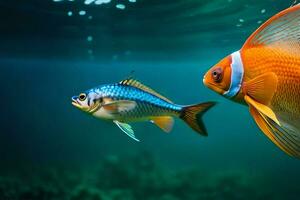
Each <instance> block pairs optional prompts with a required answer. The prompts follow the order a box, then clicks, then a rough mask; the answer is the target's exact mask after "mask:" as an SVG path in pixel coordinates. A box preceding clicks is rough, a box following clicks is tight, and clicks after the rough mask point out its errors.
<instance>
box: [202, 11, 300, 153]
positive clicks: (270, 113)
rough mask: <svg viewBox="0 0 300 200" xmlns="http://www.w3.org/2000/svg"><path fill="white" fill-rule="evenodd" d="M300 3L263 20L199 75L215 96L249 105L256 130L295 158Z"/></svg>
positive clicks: (299, 128) (299, 125) (299, 132)
mask: <svg viewBox="0 0 300 200" xmlns="http://www.w3.org/2000/svg"><path fill="white" fill-rule="evenodd" d="M299 35H300V5H297V6H294V7H291V8H288V9H286V10H284V11H282V12H280V13H278V14H276V15H275V16H273V17H272V18H271V19H269V20H268V21H267V22H265V23H264V24H263V25H262V26H261V27H259V28H258V29H257V30H256V31H255V32H254V33H253V34H252V35H251V36H250V37H249V38H248V39H247V41H246V42H245V44H244V45H243V47H242V48H241V49H240V50H238V51H236V52H234V53H232V54H231V55H229V56H227V57H225V58H224V59H223V60H221V61H220V62H219V63H218V64H216V65H215V66H213V67H212V68H211V69H210V70H209V71H208V72H207V73H206V74H205V76H204V79H203V82H204V84H205V85H206V86H207V87H209V88H210V89H212V90H214V91H216V92H217V93H219V94H221V95H223V96H225V97H227V98H229V99H231V100H233V101H236V102H239V103H242V104H246V105H248V106H249V110H250V113H251V115H252V116H253V118H254V120H255V121H256V123H257V125H258V126H259V128H260V129H261V130H262V131H263V132H264V133H265V135H266V136H267V137H268V138H269V139H270V140H271V141H272V142H273V143H275V144H276V145H277V146H278V147H279V148H280V149H282V150H283V151H284V152H286V153H287V154H289V155H292V156H295V157H298V158H300V38H299Z"/></svg>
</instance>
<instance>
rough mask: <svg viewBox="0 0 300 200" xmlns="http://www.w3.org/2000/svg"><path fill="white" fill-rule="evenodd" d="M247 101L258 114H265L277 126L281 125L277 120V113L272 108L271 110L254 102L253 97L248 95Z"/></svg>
mask: <svg viewBox="0 0 300 200" xmlns="http://www.w3.org/2000/svg"><path fill="white" fill-rule="evenodd" d="M245 101H246V102H247V104H248V105H249V106H253V107H254V108H255V109H256V110H257V111H258V112H260V113H262V114H264V115H265V116H267V117H268V118H270V119H272V120H273V121H274V122H276V124H278V125H280V122H279V120H278V119H277V117H276V115H275V113H274V112H273V110H272V109H271V108H269V107H268V106H266V105H264V104H261V103H258V102H257V101H255V100H253V99H252V98H251V97H249V96H247V95H246V96H245Z"/></svg>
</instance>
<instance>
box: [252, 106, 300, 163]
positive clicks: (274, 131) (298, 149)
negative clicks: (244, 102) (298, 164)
mask: <svg viewBox="0 0 300 200" xmlns="http://www.w3.org/2000/svg"><path fill="white" fill-rule="evenodd" d="M249 107H250V113H251V115H252V117H253V118H254V120H255V122H256V123H257V125H258V126H259V128H260V129H261V130H262V132H263V133H264V134H265V135H266V136H267V137H268V138H269V139H270V140H271V141H272V142H273V143H274V144H276V145H277V146H278V147H279V148H280V149H281V150H283V151H284V152H285V153H287V154H289V155H291V156H294V157H297V158H300V138H299V137H295V135H293V134H292V133H291V132H289V131H287V130H285V128H283V127H281V126H280V125H278V124H277V123H275V122H274V121H273V120H271V119H270V118H268V117H267V116H265V115H264V114H262V113H260V112H259V111H258V110H257V109H256V108H255V107H253V106H251V105H249Z"/></svg>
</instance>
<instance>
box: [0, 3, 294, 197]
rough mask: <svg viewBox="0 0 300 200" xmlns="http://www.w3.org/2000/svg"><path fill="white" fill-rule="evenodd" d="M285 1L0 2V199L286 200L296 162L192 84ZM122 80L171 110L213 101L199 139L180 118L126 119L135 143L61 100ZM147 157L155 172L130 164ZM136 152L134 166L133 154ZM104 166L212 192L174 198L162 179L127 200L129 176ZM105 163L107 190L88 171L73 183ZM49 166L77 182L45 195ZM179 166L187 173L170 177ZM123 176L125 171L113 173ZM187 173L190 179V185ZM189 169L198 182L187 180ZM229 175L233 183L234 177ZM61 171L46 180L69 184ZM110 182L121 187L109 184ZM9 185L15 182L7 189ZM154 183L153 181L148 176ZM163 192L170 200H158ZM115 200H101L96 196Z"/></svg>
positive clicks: (228, 105)
mask: <svg viewBox="0 0 300 200" xmlns="http://www.w3.org/2000/svg"><path fill="white" fill-rule="evenodd" d="M292 3H293V2H292V1H283V0H277V1H275V0H266V1H237V0H232V1H230V0H214V1H212V0H210V1H206V0H203V1H195V0H188V1H184V0H178V1H169V0H166V1H158V0H153V1H152V0H151V1H150V0H143V1H142V0H137V1H136V2H129V1H125V0H123V1H121V0H120V1H112V2H110V3H107V4H101V5H95V4H94V3H91V4H90V5H85V4H84V1H74V2H73V1H61V2H53V1H50V0H49V1H43V2H35V1H27V2H26V3H24V2H23V3H16V2H15V3H12V2H0V6H1V7H2V10H3V13H1V14H0V17H1V18H4V17H5V16H6V14H9V13H10V14H12V16H11V17H10V18H9V19H7V20H6V21H5V22H4V24H2V27H1V30H2V31H0V32H1V33H0V35H1V39H0V41H1V44H2V45H1V46H2V47H1V48H0V66H1V67H0V85H1V86H2V90H1V104H2V105H1V110H2V112H1V126H0V128H1V132H0V166H1V167H0V168H1V169H0V170H1V171H0V199H69V198H71V199H72V198H73V199H76V198H77V199H91V198H92V197H94V196H97V198H98V199H105V198H104V197H102V196H103V194H102V192H104V193H105V192H108V191H111V190H115V189H117V190H118V191H119V190H120V191H122V192H124V191H126V192H128V191H129V194H130V195H129V196H128V195H127V193H126V195H127V196H126V195H124V194H123V193H121V194H122V195H121V197H118V198H119V199H141V196H142V197H143V199H247V198H248V199H261V198H271V199H276V198H277V199H296V198H297V197H298V196H299V194H300V187H299V184H298V180H299V178H300V172H299V168H300V162H299V160H298V159H295V158H292V157H289V156H287V155H286V154H284V153H283V152H282V151H281V150H279V149H278V148H277V147H276V146H275V145H274V144H273V143H272V142H271V141H270V140H268V139H267V137H265V136H264V134H263V133H262V132H261V131H260V130H259V129H258V127H257V126H256V124H255V122H254V121H253V119H252V118H251V116H250V114H249V112H248V108H247V107H246V106H242V105H239V104H236V103H234V102H231V101H229V100H227V99H225V98H223V97H221V96H219V95H217V94H215V93H214V92H212V91H210V90H209V89H207V88H205V87H204V85H203V84H202V78H203V75H204V73H205V72H206V71H207V70H208V69H209V68H210V67H211V66H212V65H214V64H215V63H216V62H217V61H219V60H220V59H221V58H222V57H224V56H226V55H227V54H229V53H231V52H233V51H236V50H238V49H239V48H240V47H241V46H242V44H243V42H244V40H245V39H246V38H247V37H248V36H249V34H251V33H252V32H253V31H254V30H255V28H256V27H257V26H259V24H260V23H261V22H260V21H264V20H266V19H268V18H269V17H270V16H272V15H274V14H276V13H277V12H278V11H280V10H283V9H285V8H287V7H289V6H290V5H291V4H292ZM117 4H122V5H125V9H119V8H123V7H122V6H118V7H119V8H117V7H116V5H117ZM79 11H85V14H84V15H83V13H82V12H81V14H79ZM70 13H72V14H70ZM69 15H71V16H69ZM90 16H92V17H90ZM130 75H133V76H134V77H135V78H137V79H138V80H140V81H141V82H143V83H145V84H146V85H148V86H150V87H151V88H153V89H154V90H156V91H158V92H159V93H161V94H163V95H164V96H166V97H168V98H169V99H171V100H172V101H174V102H175V103H178V104H193V103H199V102H205V101H211V100H213V101H217V102H218V104H217V106H215V107H214V108H213V109H211V110H210V111H209V112H208V113H207V114H205V116H204V122H205V124H206V127H207V130H208V134H209V135H208V137H202V136H200V135H198V134H197V133H195V132H194V131H193V130H191V129H190V128H189V127H188V126H187V125H186V124H185V123H184V122H182V121H181V120H179V119H178V120H176V123H175V126H174V129H173V131H172V132H171V133H169V134H166V133H164V132H162V131H161V130H159V129H158V128H157V127H156V126H154V125H153V124H151V123H147V122H145V123H135V124H133V125H132V126H133V128H134V130H135V132H136V135H137V137H138V138H139V139H140V140H141V142H140V143H137V142H135V141H133V140H132V139H130V138H129V137H128V136H126V135H125V134H124V133H122V132H121V131H120V130H119V129H118V128H117V127H116V126H115V125H114V124H112V123H109V122H105V121H101V120H99V119H96V118H93V117H91V116H89V115H86V114H84V113H82V112H80V111H79V110H78V109H75V108H74V107H73V106H72V105H71V99H70V97H71V96H73V95H76V94H78V93H80V92H81V91H83V90H86V89H89V88H91V87H94V86H97V85H99V84H106V83H115V82H118V81H120V80H122V79H124V78H127V77H128V76H130ZM149 155H151V157H153V158H154V161H152V162H153V163H155V165H158V166H159V169H156V168H153V169H152V168H151V169H152V170H153V171H151V172H148V171H147V170H145V169H139V167H138V166H139V164H140V163H139V162H141V160H142V162H143V159H146V161H145V162H148V161H149V160H147V156H149ZM135 156H137V158H136V159H138V161H137V160H135V159H132V157H134V158H135ZM145 157H146V158H145ZM107 159H108V160H109V159H113V160H115V159H116V160H118V162H116V163H117V164H115V165H116V166H118V167H119V168H120V169H123V168H124V169H127V168H128V169H130V168H131V167H133V168H134V169H135V170H134V173H135V176H133V177H140V176H142V175H143V177H144V176H145V177H148V176H149V177H151V176H150V175H149V174H151V173H152V172H153V173H154V172H155V173H158V174H160V173H161V174H166V173H169V172H172V173H175V174H177V173H178V174H177V175H176V177H177V178H178V177H181V178H178V180H177V179H176V180H177V181H179V182H180V181H182V184H183V182H184V181H183V180H185V179H187V180H189V179H191V181H190V182H189V181H187V182H189V183H190V184H192V183H194V184H195V185H199V184H200V185H201V187H200V186H199V188H202V187H203V188H206V187H205V186H207V187H210V189H207V190H205V191H204V190H203V191H202V190H201V192H197V190H196V189H197V187H196V186H190V187H186V188H185V189H184V190H183V191H182V192H181V193H184V195H187V196H182V195H179V194H177V193H176V192H174V191H176V189H174V185H172V184H173V182H172V184H171V183H170V182H168V181H167V182H166V183H165V186H164V187H163V186H156V187H155V188H154V189H153V188H152V189H153V190H154V192H152V193H151V192H148V193H146V192H143V191H144V190H142V189H141V190H140V191H141V192H140V193H139V194H137V193H135V192H133V191H134V188H133V187H130V183H129V182H128V180H131V179H126V178H122V176H119V175H118V176H117V175H116V174H118V173H117V172H119V171H118V170H119V168H116V171H113V170H112V168H113V167H112V166H115V165H114V164H112V163H115V162H114V161H113V162H112V163H110V162H111V161H109V162H108V163H110V164H107V163H106V164H105V162H107ZM124 160H125V161H124ZM126 160H128V163H129V164H128V163H127V162H126ZM132 160H133V161H132ZM150 160H151V159H150ZM103 162H104V164H103ZM149 162H150V161H149ZM116 166H115V167H116ZM105 167H107V169H110V170H112V172H111V174H110V176H109V175H107V176H106V178H105V180H106V182H105V183H104V182H101V181H102V179H99V180H97V183H98V185H97V184H96V186H95V184H94V182H93V181H91V182H89V181H86V178H85V177H86V176H83V175H82V177H84V178H82V177H81V174H89V176H88V177H100V175H99V173H100V174H101V173H102V174H103V173H104V172H105V173H106V172H107V171H105ZM35 168H38V170H33V169H35ZM49 169H51V170H54V169H55V170H54V171H55V173H58V174H59V173H62V174H64V176H65V174H66V173H70V174H73V175H72V177H73V176H74V177H76V178H74V180H73V179H72V180H73V182H74V183H73V182H72V184H69V185H68V187H67V186H66V187H61V188H67V189H65V190H66V191H69V192H66V194H65V193H64V192H61V193H59V192H57V191H60V190H59V189H57V190H55V191H56V193H55V192H52V193H51V192H49V191H52V190H50V189H49V188H48V185H51V188H53V187H54V186H56V185H57V182H55V181H53V180H54V178H53V176H54V175H53V174H52V175H49V177H48V176H46V178H44V179H43V178H40V177H44V176H45V175H44V174H47V173H46V172H45V171H47V170H49ZM95 169H102V170H100V172H99V170H98V171H97V170H96V172H95V171H93V170H95ZM107 169H106V170H107ZM117 169H118V170H117ZM140 170H141V171H140ZM182 170H183V171H185V173H186V174H185V175H180V173H181V171H182ZM186 170H187V171H188V172H186ZM189 170H191V172H189ZM61 171H62V172H61ZM121 171H122V170H121ZM129 172H130V173H129ZM24 173H25V174H26V176H25V175H24ZM105 173H104V174H105ZM131 173H133V172H131V171H130V170H127V171H126V170H125V171H122V173H121V174H123V175H124V174H125V175H128V174H131ZM155 173H154V174H155ZM189 173H194V174H196V175H195V176H194V179H193V178H192V177H193V176H191V177H189V175H188V174H189ZM141 174H142V175H141ZM199 174H200V175H201V176H200V177H202V176H203V177H206V178H197V179H196V178H195V177H198V175H199ZM232 174H233V177H236V176H237V177H239V178H238V179H235V178H232ZM114 175H115V176H116V177H115V176H114ZM24 176H25V177H24ZM27 176H30V177H37V178H36V179H38V180H40V179H41V180H42V181H37V182H36V181H35V180H36V179H34V180H33V179H32V178H28V177H27ZM64 176H62V178H61V179H60V178H58V180H56V179H55V180H56V181H58V182H62V183H64V184H63V185H67V184H65V182H66V181H65V179H67V178H65V177H64ZM128 176H129V175H128ZM47 177H48V178H47ZM54 177H57V175H55V176H54ZM58 177H59V176H58ZM126 177H127V176H126ZM149 177H148V178H145V180H144V179H141V180H144V182H143V181H140V182H138V183H139V184H138V186H139V185H141V184H146V183H148V182H149ZM154 177H156V176H154ZM220 177H229V178H228V179H226V180H229V181H227V182H226V181H225V182H222V184H223V183H224V186H223V185H222V184H220V183H219V182H218V181H216V180H219V179H221V178H220ZM127 178H128V177H127ZM152 178H153V177H152ZM156 178H157V177H156ZM116 179H117V180H118V181H121V182H117V183H115V182H113V181H115V180H116ZM132 179H133V181H134V180H136V178H132ZM153 179H154V178H153ZM167 179H168V180H170V179H171V178H170V177H169V176H167ZM12 180H13V181H15V180H18V181H16V183H14V184H11V182H13V181H12ZM88 180H90V179H88ZM93 180H94V179H93ZM122 180H123V182H124V183H125V185H126V187H125V186H124V185H122V184H123V182H122ZM139 180H140V179H139ZM147 180H148V181H147ZM151 180H152V179H151ZM222 180H223V179H222ZM197 181H199V183H198V182H197ZM214 181H215V182H214ZM234 181H236V182H234ZM83 182H85V183H86V182H87V183H86V184H85V188H87V189H86V190H85V189H84V190H83V189H82V191H84V192H83V193H81V192H82V191H81V189H78V187H79V186H80V187H81V186H82V184H83ZM127 182H128V183H127ZM156 182H161V180H160V179H158V178H157V181H156ZM232 182H234V183H235V184H237V185H242V186H241V187H239V186H237V185H235V184H232ZM21 183H24V184H21ZM112 183H113V184H112ZM121 183H122V184H121ZM151 183H152V182H151ZM18 184H19V185H18ZM35 184H36V185H44V186H43V187H39V186H36V185H35ZM20 185H26V186H27V188H25V189H24V188H22V187H21V186H20ZM32 185H35V186H32ZM45 185H46V186H45ZM53 185H54V186H53ZM99 185H100V186H99ZM146 185H147V184H146ZM150 185H152V184H150ZM211 185H213V186H211ZM215 185H217V186H218V187H219V186H220V188H222V189H221V190H222V191H223V189H224V188H226V187H229V189H224V192H222V193H220V194H219V192H220V188H218V187H217V186H215ZM52 186H53V187H52ZM149 187H150V186H149ZM149 187H148V186H147V187H145V191H147V188H149ZM193 187H195V188H196V189H195V190H194V189H191V188H193ZM36 188H39V189H36ZM54 188H55V187H54ZM59 188H60V187H59ZM61 188H60V189H61ZM90 188H93V191H94V190H95V191H96V192H95V191H94V193H95V194H94V193H93V192H91V191H90ZM95 188H96V189H95ZM124 188H125V189H124ZM203 188H202V189H203ZM230 188H231V189H232V190H231V189H230ZM61 190H62V191H63V190H64V189H61ZM98 190H99V191H101V192H99V191H98ZM11 191H14V192H11ZM37 191H38V192H37ZM70 191H71V192H70ZM78 191H79V192H78ZM184 191H185V192H186V194H185V192H184ZM199 191H200V190H199ZM100 193H101V194H100ZM154 193H155V195H154ZM166 193H167V194H168V195H169V196H167V197H165V195H166ZM192 193H193V194H192ZM204 193H205V194H207V195H206V196H205V195H204ZM36 194H38V195H36ZM67 194H68V195H69V194H72V195H73V196H72V197H69V196H68V195H67ZM109 194H110V193H109ZM200 194H201V195H202V196H199V195H200ZM217 194H218V195H217ZM238 194H240V196H239V195H238ZM242 194H243V195H242ZM26 195H27V196H26ZM39 195H40V196H39ZM51 195H52V196H51ZM76 195H77V196H76ZM80 195H82V196H80ZM93 195H94V196H93ZM101 195H102V196H101ZM151 195H152V196H151ZM153 195H154V196H153ZM193 195H194V196H193ZM197 195H198V196H197ZM203 195H204V196H203ZM214 195H215V196H214ZM104 196H105V195H104ZM125 196H126V198H125ZM170 196H171V197H170ZM118 198H117V197H113V195H111V196H109V195H106V199H118Z"/></svg>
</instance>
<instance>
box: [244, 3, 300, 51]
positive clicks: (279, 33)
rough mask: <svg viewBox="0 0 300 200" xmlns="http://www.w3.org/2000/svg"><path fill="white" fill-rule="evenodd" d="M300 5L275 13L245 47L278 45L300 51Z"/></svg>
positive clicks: (248, 40) (249, 39)
mask: <svg viewBox="0 0 300 200" xmlns="http://www.w3.org/2000/svg"><path fill="white" fill-rule="evenodd" d="M299 26H300V5H296V6H293V7H290V8H288V9H286V10H283V11H282V12H280V13H278V14H276V15H274V16H273V17H271V18H270V19H269V20H267V21H266V22H265V23H264V24H263V25H261V26H260V27H259V28H258V29H257V30H256V31H255V32H254V33H253V34H252V35H251V36H250V37H249V38H248V39H247V41H246V42H245V44H244V46H243V47H242V49H243V48H251V47H257V46H273V45H274V46H277V47H282V48H283V49H286V50H291V51H292V52H295V53H296V52H297V53H299V52H300V48H299V45H300V37H299V35H300V29H299Z"/></svg>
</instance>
